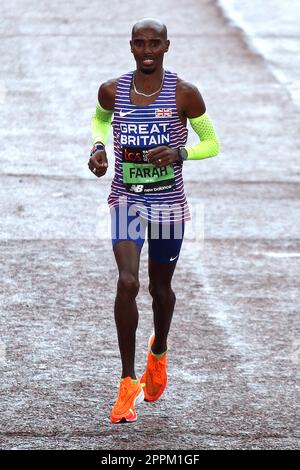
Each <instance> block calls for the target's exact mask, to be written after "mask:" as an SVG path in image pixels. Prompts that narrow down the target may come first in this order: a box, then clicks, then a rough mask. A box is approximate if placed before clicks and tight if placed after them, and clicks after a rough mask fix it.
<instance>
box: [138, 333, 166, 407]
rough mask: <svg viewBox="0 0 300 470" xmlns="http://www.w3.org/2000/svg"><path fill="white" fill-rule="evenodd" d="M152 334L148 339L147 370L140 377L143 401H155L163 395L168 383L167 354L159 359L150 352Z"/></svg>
mask: <svg viewBox="0 0 300 470" xmlns="http://www.w3.org/2000/svg"><path fill="white" fill-rule="evenodd" d="M154 338H155V337H154V334H153V335H151V336H150V339H149V352H148V358H147V368H146V370H145V372H144V373H143V375H142V377H141V380H140V382H141V385H142V387H144V395H145V401H156V400H158V399H159V397H160V396H161V395H162V394H163V393H164V391H165V388H166V386H167V383H168V377H167V353H166V354H164V355H163V356H162V357H161V358H160V359H158V358H157V357H155V356H154V354H153V353H152V352H151V347H152V344H153V343H154Z"/></svg>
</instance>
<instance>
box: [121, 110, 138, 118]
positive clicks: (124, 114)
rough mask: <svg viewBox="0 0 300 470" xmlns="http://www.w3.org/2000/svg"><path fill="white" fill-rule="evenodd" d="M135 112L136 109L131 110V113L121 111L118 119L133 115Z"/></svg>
mask: <svg viewBox="0 0 300 470" xmlns="http://www.w3.org/2000/svg"><path fill="white" fill-rule="evenodd" d="M135 111H136V109H132V110H131V111H126V112H125V113H124V111H122V110H121V111H120V117H125V116H127V115H128V114H132V113H134V112H135Z"/></svg>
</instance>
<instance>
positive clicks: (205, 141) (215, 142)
mask: <svg viewBox="0 0 300 470" xmlns="http://www.w3.org/2000/svg"><path fill="white" fill-rule="evenodd" d="M189 122H190V124H191V126H192V128H193V129H194V131H195V132H196V134H197V135H198V137H199V139H200V142H199V143H198V144H196V145H193V146H192V147H187V148H186V150H187V154H188V155H187V160H202V159H203V158H209V157H215V156H216V155H218V153H219V152H220V148H221V147H220V142H219V139H218V137H217V135H216V133H215V130H214V126H213V123H212V120H211V118H210V117H209V115H208V114H207V112H205V113H204V114H202V115H201V116H198V117H195V118H189Z"/></svg>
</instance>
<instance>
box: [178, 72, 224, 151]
mask: <svg viewBox="0 0 300 470" xmlns="http://www.w3.org/2000/svg"><path fill="white" fill-rule="evenodd" d="M178 101H179V105H180V107H181V109H182V111H183V113H184V115H185V117H186V118H187V119H188V120H189V122H190V124H191V127H192V129H193V130H194V131H195V132H196V134H197V135H198V137H199V140H200V142H199V143H198V144H196V145H193V146H191V147H187V148H186V150H187V160H202V159H203V158H209V157H214V156H216V155H218V153H219V152H220V142H219V139H218V137H217V135H216V132H215V130H214V126H213V123H212V120H211V118H210V116H209V115H208V113H207V111H206V105H205V103H204V100H203V98H202V96H201V93H200V92H199V90H198V88H197V87H196V86H195V85H192V84H191V83H188V82H185V81H183V80H180V81H179V86H178Z"/></svg>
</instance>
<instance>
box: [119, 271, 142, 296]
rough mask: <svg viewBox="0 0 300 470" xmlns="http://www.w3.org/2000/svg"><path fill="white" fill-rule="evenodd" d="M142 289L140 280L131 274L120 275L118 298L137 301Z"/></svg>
mask: <svg viewBox="0 0 300 470" xmlns="http://www.w3.org/2000/svg"><path fill="white" fill-rule="evenodd" d="M139 288H140V283H139V280H138V279H137V278H136V277H135V276H134V275H133V274H130V273H123V274H120V276H119V280H118V288H117V290H118V296H120V297H122V298H124V299H132V298H133V299H135V297H136V296H137V295H138V292H139Z"/></svg>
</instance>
